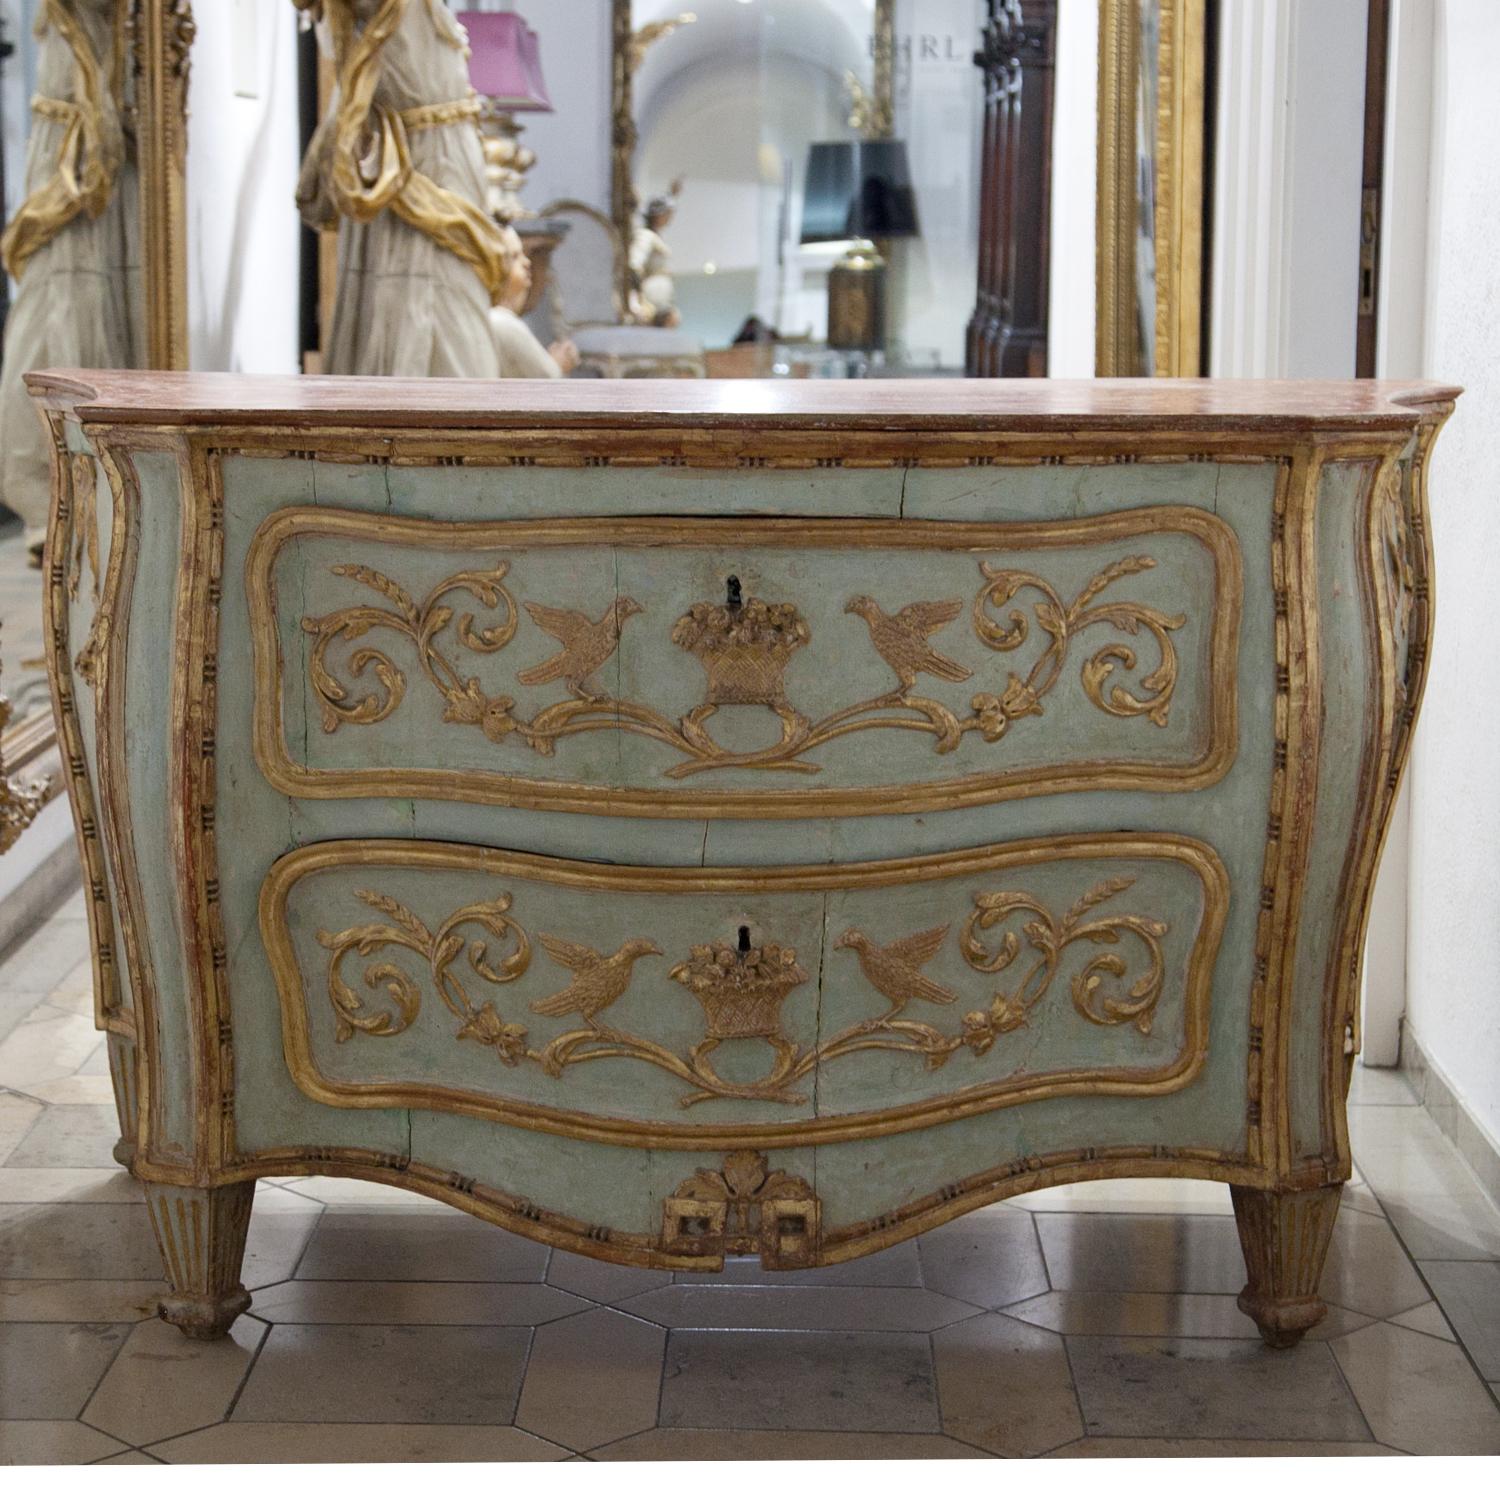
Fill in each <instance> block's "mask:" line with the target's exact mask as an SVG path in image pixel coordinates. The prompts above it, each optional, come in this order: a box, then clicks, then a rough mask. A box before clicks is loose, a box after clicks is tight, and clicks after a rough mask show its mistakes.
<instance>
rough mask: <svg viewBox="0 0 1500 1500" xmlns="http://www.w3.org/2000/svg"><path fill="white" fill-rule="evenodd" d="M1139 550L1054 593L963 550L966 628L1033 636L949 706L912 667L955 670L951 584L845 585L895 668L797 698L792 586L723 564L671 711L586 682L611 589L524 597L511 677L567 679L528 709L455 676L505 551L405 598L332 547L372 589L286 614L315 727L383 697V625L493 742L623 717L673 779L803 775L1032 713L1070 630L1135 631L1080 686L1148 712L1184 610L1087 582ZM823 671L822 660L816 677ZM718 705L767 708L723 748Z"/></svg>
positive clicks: (506, 635) (397, 700)
mask: <svg viewBox="0 0 1500 1500" xmlns="http://www.w3.org/2000/svg"><path fill="white" fill-rule="evenodd" d="M1155 566H1156V561H1155V559H1154V558H1152V557H1149V556H1144V555H1139V554H1136V555H1126V556H1122V557H1119V558H1117V559H1115V560H1114V561H1113V562H1111V563H1109V564H1108V565H1107V566H1105V567H1103V568H1101V569H1099V571H1098V572H1096V573H1095V574H1094V575H1093V576H1092V577H1091V578H1090V579H1089V580H1088V582H1087V583H1086V584H1085V585H1084V587H1083V588H1082V589H1081V590H1080V591H1079V592H1078V593H1077V594H1076V595H1075V596H1074V597H1073V598H1072V599H1071V600H1067V599H1064V597H1063V596H1062V594H1061V593H1060V592H1059V591H1058V589H1057V588H1056V587H1055V586H1054V585H1053V584H1052V583H1050V582H1049V581H1048V580H1047V579H1046V578H1044V577H1043V576H1042V575H1041V574H1039V573H1036V572H1031V571H1028V570H1024V569H1016V568H1007V567H1000V566H997V565H995V564H992V563H989V562H986V561H983V560H981V561H980V562H979V570H980V573H981V575H982V580H983V581H982V583H981V586H980V588H979V589H978V591H977V593H976V594H975V595H974V596H973V598H972V601H971V602H970V603H969V605H968V616H969V628H970V629H971V631H972V632H973V634H974V636H975V637H977V639H978V640H979V641H980V642H982V643H983V644H984V645H985V646H987V647H988V648H989V649H990V650H992V651H995V652H997V653H1001V654H1006V653H1011V652H1015V651H1017V650H1018V649H1019V648H1020V647H1022V646H1023V645H1025V644H1026V643H1027V642H1028V641H1029V640H1031V639H1032V638H1033V636H1036V637H1038V638H1040V640H1041V641H1042V642H1044V645H1043V649H1042V650H1041V652H1040V654H1039V655H1038V657H1037V658H1036V660H1035V661H1034V662H1033V663H1032V665H1031V667H1030V669H1029V670H1028V671H1027V672H1026V673H1025V674H1024V675H1022V674H1021V673H1019V672H1015V671H1012V672H1010V673H1009V674H1008V676H1007V678H1006V680H1005V682H1004V684H1003V685H1001V684H998V683H997V684H995V685H994V686H993V687H986V688H985V689H984V690H982V691H978V692H973V693H971V694H970V696H969V702H968V707H967V711H966V712H964V711H958V710H955V709H953V708H951V707H950V706H949V705H947V704H946V703H943V702H941V701H939V700H938V699H936V698H934V697H929V696H927V695H926V693H924V692H919V691H918V686H919V679H922V678H933V679H936V680H937V681H940V682H947V683H954V684H961V683H968V682H970V680H971V679H972V678H973V675H974V674H973V671H972V669H971V668H969V667H966V666H964V665H962V664H961V663H959V662H957V661H955V660H954V659H953V658H952V657H951V656H949V655H947V654H946V653H945V652H944V651H943V650H942V649H941V648H940V645H939V644H938V641H937V639H936V638H937V637H939V636H940V634H941V633H942V632H943V631H944V630H946V629H948V628H949V627H950V626H953V625H955V624H956V622H957V621H958V620H959V618H960V616H962V615H963V614H964V612H965V604H964V601H963V600H962V599H939V600H917V601H912V602H908V603H905V604H903V605H901V606H899V607H897V608H894V609H887V608H886V607H885V606H884V605H883V604H882V603H881V602H880V601H879V600H878V599H876V598H875V597H874V596H873V595H870V594H856V595H853V596H851V597H850V598H848V599H847V600H846V601H845V603H844V611H845V613H847V614H852V615H856V616H858V617H859V618H860V619H861V620H863V621H864V623H865V625H866V627H867V629H868V631H869V644H870V649H871V650H872V651H873V652H874V653H875V654H876V655H877V656H878V657H880V659H881V660H882V661H883V662H884V663H885V664H886V666H887V667H889V668H890V670H891V672H892V673H893V675H894V677H895V683H894V685H893V686H892V687H891V689H890V690H889V691H887V692H884V693H881V694H878V695H877V696H874V697H869V698H865V699H862V700H860V701H858V702H854V703H850V704H846V705H843V706H840V707H836V708H831V709H826V710H823V711H815V712H808V711H807V709H806V708H805V707H802V706H799V705H798V704H795V703H793V702H792V701H791V699H790V697H789V696H788V693H787V689H786V683H785V674H786V670H787V667H788V664H789V663H790V662H791V660H792V658H793V657H794V656H795V655H796V654H797V653H799V652H802V651H805V650H807V649H809V648H811V647H813V645H814V643H813V638H812V631H811V629H810V627H809V625H808V624H807V621H806V620H805V618H804V617H803V615H802V613H801V611H800V610H799V608H798V606H797V604H796V603H795V602H789V601H768V600H764V599H760V598H756V597H754V596H750V597H745V596H744V595H743V594H742V591H741V586H740V583H739V580H738V579H737V578H734V577H731V578H730V579H729V580H728V582H727V585H726V597H725V599H724V601H723V602H722V603H719V602H714V601H708V600H700V601H698V602H697V603H695V604H693V605H692V606H691V607H690V608H689V609H688V610H687V612H686V613H684V614H682V615H681V616H680V617H679V618H678V619H677V620H676V621H675V622H674V623H673V624H672V626H671V628H670V634H669V639H670V640H671V642H672V644H674V645H675V646H677V647H679V648H680V649H681V650H683V651H685V652H687V653H689V654H690V655H692V656H693V657H694V658H696V660H697V661H698V663H699V664H700V666H701V667H702V668H703V672H704V676H705V683H704V690H703V697H702V700H701V701H700V702H699V703H698V704H697V705H696V706H695V707H694V708H692V709H691V710H689V711H688V712H687V713H686V714H684V715H682V716H680V717H678V718H672V717H670V716H668V715H667V714H664V713H662V712H661V711H660V710H659V709H658V708H656V707H654V706H652V705H651V704H649V703H642V702H637V701H633V700H630V699H623V698H616V697H611V696H609V694H608V693H607V692H606V691H605V689H604V688H603V687H602V686H601V683H600V678H599V673H600V670H601V668H603V667H604V666H605V665H606V664H607V663H608V662H609V661H610V660H611V658H612V657H614V655H615V653H616V651H617V649H618V647H619V644H620V640H621V637H622V633H623V631H624V629H625V628H626V625H627V623H628V622H629V621H631V620H632V619H634V617H635V616H637V615H646V614H647V613H648V612H647V610H646V609H645V608H644V607H643V606H642V605H641V604H639V603H638V602H637V601H636V600H634V599H631V598H628V597H616V598H614V599H613V600H611V602H610V603H609V604H608V605H607V607H606V608H605V609H604V610H603V612H602V613H601V614H599V615H598V617H597V618H591V616H590V615H589V614H587V613H585V612H583V611H581V610H577V609H571V608H564V607H560V606H558V605H556V604H551V603H546V602H537V601H531V600H527V601H525V604H524V607H525V609H526V612H527V614H528V615H529V616H530V617H531V619H532V620H533V621H534V622H535V623H536V624H537V625H538V626H539V627H540V628H541V629H542V630H544V631H545V632H546V633H547V634H549V635H551V636H553V637H554V638H555V639H556V641H557V642H558V644H559V647H560V648H561V649H559V650H558V651H556V652H555V653H554V654H552V655H550V656H548V657H547V658H545V659H544V660H542V661H539V662H527V663H519V664H518V669H517V670H516V671H515V674H514V680H515V681H516V682H517V683H518V684H520V685H521V686H523V687H534V686H541V685H544V684H548V683H551V682H554V681H560V682H561V683H562V684H563V687H564V689H565V690H566V692H567V693H568V694H569V695H570V696H568V697H566V698H564V699H562V700H560V701H557V702H554V703H551V704H548V705H546V706H544V707H542V708H540V709H538V710H536V711H535V712H532V713H531V714H530V716H529V717H528V716H527V714H526V713H525V712H523V711H521V710H520V709H519V708H518V705H517V700H516V698H515V697H514V696H513V695H511V694H509V693H499V692H490V691H488V690H486V688H485V687H484V686H483V685H482V684H481V681H480V679H479V678H478V677H477V676H474V675H466V674H465V673H464V672H463V671H462V670H461V669H460V667H459V665H458V662H457V659H456V658H457V648H459V647H462V648H464V649H467V650H468V651H470V652H474V653H478V654H480V655H486V656H488V655H494V654H496V653H498V652H500V651H501V650H502V649H504V648H505V647H506V646H507V645H509V643H510V642H511V640H512V639H513V637H514V636H515V633H516V626H517V621H518V611H517V603H516V598H515V595H514V594H513V593H512V592H511V590H510V587H509V582H510V581H511V563H510V561H509V560H500V561H498V562H496V563H495V565H494V566H493V567H491V568H488V569H476V570H465V571H463V572H459V573H455V574H452V575H450V576H449V577H447V578H445V579H443V580H442V581H441V582H440V583H438V585H437V586H436V587H435V588H433V589H432V590H431V591H430V592H429V593H428V594H427V595H426V596H425V597H424V598H423V599H421V600H420V601H419V600H418V599H417V598H416V597H415V596H414V595H413V594H412V593H410V592H409V591H408V590H407V589H406V588H405V587H404V586H403V585H402V584H401V583H399V582H398V581H397V580H395V579H393V578H391V577H390V576H388V575H387V574H385V573H382V572H380V571H378V570H377V569H375V568H371V567H368V566H366V565H364V564H360V563H341V564H338V565H337V566H335V567H334V568H333V569H332V572H333V573H334V574H335V575H336V576H338V577H341V578H349V579H353V580H354V581H355V582H357V583H359V584H361V585H363V586H364V587H365V588H366V589H368V590H369V591H370V592H371V594H373V595H377V596H379V598H380V599H381V600H382V601H383V602H382V603H375V602H371V603H368V604H359V605H350V606H346V607H344V608H341V609H338V610H334V611H331V612H330V613H328V614H324V615H310V616H307V617H306V618H305V619H304V620H303V621H302V627H303V629H304V631H306V632H307V634H308V635H310V636H311V637H312V639H313V645H312V650H311V653H310V657H309V665H308V671H309V676H310V681H311V686H312V689H313V694H314V697H315V701H316V704H317V707H318V710H319V712H320V715H321V721H322V726H323V729H324V731H325V732H327V733H329V734H332V733H335V732H337V731H338V730H339V729H341V728H343V727H345V726H353V725H368V724H376V723H379V722H381V721H382V720H385V719H388V718H390V716H391V715H392V714H394V713H395V712H396V711H397V709H399V708H400V707H401V705H402V703H403V702H404V700H405V698H406V694H407V675H406V672H405V671H404V670H403V668H402V667H401V666H400V665H398V663H397V660H396V659H395V658H394V657H393V656H392V655H391V654H390V650H389V647H388V645H387V642H388V640H389V638H390V636H392V635H395V636H404V637H405V638H406V639H407V640H408V641H409V642H410V645H411V648H412V650H413V651H414V653H415V656H416V660H417V663H418V666H419V669H420V671H421V673H422V675H423V676H424V677H425V678H426V679H427V681H428V683H429V684H430V685H431V687H432V688H433V689H435V691H436V693H437V695H438V698H439V699H440V700H441V702H442V705H443V706H442V710H441V719H442V721H443V722H445V723H450V724H466V725H472V726H474V727H476V728H478V729H479V730H480V732H481V733H483V734H484V735H485V736H486V738H488V739H489V740H491V741H492V742H494V743H497V744H498V743H501V742H503V741H507V740H514V741H517V742H519V743H521V744H524V745H525V746H527V747H528V748H529V749H531V750H532V751H534V752H535V753H536V754H538V755H542V756H550V755H552V754H554V753H555V751H556V749H557V745H558V743H559V741H561V740H563V739H565V738H566V737H568V736H570V735H576V734H589V733H596V732H600V731H603V732H607V733H610V734H617V733H621V732H623V733H627V734H634V735H641V736H645V737H647V738H650V739H654V740H657V741H659V742H660V743H662V744H664V745H666V746H668V747H669V748H670V749H671V750H673V751H675V752H676V754H677V755H678V756H679V757H681V758H680V759H679V760H677V761H676V762H675V763H673V764H669V765H668V766H666V767H665V768H664V774H665V775H666V776H668V777H671V778H674V779H677V778H682V777H686V776H692V775H694V774H696V773H698V772H702V771H717V770H727V769H752V770H759V771H784V772H792V773H798V774H801V775H816V774H817V773H818V772H819V771H820V770H821V769H822V767H821V765H820V764H819V762H818V761H817V760H816V759H813V758H812V757H813V756H814V754H815V752H816V751H817V750H819V749H820V748H821V747H823V746H824V745H827V744H828V743H829V742H831V741H833V740H836V739H838V738H840V737H842V736H845V735H850V734H859V733H865V732H868V731H872V730H896V731H908V732H913V731H914V732H917V733H922V734H927V735H930V736H931V737H932V740H933V749H934V750H935V751H936V752H937V753H938V754H940V755H941V754H946V753H948V752H950V751H952V750H954V749H956V748H957V747H958V745H959V744H960V742H961V741H962V740H963V738H964V737H965V736H966V735H969V734H977V735H978V736H980V738H982V739H983V740H984V741H985V742H987V743H990V744H993V743H995V742H997V741H999V740H1001V739H1003V738H1004V737H1005V736H1006V735H1007V734H1008V733H1009V732H1010V731H1011V729H1012V728H1013V726H1014V725H1016V724H1017V723H1018V722H1019V721H1020V720H1022V719H1026V718H1031V717H1035V716H1037V715H1040V714H1041V713H1042V712H1043V708H1044V700H1045V699H1047V698H1048V697H1049V695H1052V694H1053V693H1054V692H1056V691H1057V690H1058V684H1059V682H1060V681H1061V679H1062V677H1063V673H1064V670H1065V668H1066V667H1067V665H1068V660H1069V657H1070V656H1071V655H1072V654H1073V651H1074V646H1075V642H1077V641H1078V639H1079V637H1080V636H1082V635H1083V634H1084V633H1085V632H1088V631H1092V630H1097V629H1099V628H1101V627H1109V628H1110V629H1112V630H1113V631H1114V632H1117V633H1118V634H1123V635H1125V636H1128V637H1131V638H1133V639H1143V638H1149V640H1150V641H1151V643H1152V646H1153V648H1154V652H1155V659H1154V661H1149V662H1142V660H1141V658H1140V655H1139V653H1138V652H1137V649H1136V647H1135V646H1134V645H1132V644H1130V642H1129V641H1127V640H1122V639H1119V638H1115V639H1111V640H1106V641H1105V642H1104V643H1103V644H1100V645H1098V646H1096V647H1095V648H1094V649H1093V650H1092V651H1091V652H1090V654H1088V655H1087V656H1086V657H1084V659H1083V660H1082V661H1081V662H1080V663H1079V667H1078V672H1079V681H1080V684H1081V686H1082V689H1083V692H1084V695H1085V697H1086V698H1087V699H1088V701H1089V702H1090V703H1092V704H1093V705H1094V706H1095V707H1096V708H1098V709H1099V710H1101V711H1102V712H1104V713H1106V714H1110V715H1112V716H1115V717H1118V718H1142V719H1144V720H1146V721H1147V722H1148V723H1149V724H1151V725H1154V726H1156V727H1158V728H1164V727H1165V726H1166V724H1167V721H1168V715H1169V713H1170V709H1171V703H1172V696H1173V692H1174V690H1175V688H1176V685H1177V681H1178V672H1179V668H1178V658H1177V651H1176V648H1175V646H1174V643H1173V635H1174V633H1175V632H1176V631H1179V630H1181V629H1182V627H1183V626H1184V625H1185V624H1186V623H1187V616H1186V615H1185V614H1173V613H1168V612H1166V611H1164V610H1161V609H1159V608H1157V607H1155V606H1153V605H1149V604H1144V603H1140V602H1138V601H1131V600H1128V599H1118V598H1104V597H1102V596H1104V595H1105V594H1107V593H1108V592H1109V591H1110V590H1112V589H1115V588H1116V586H1117V585H1119V584H1120V583H1121V582H1122V581H1123V580H1125V579H1127V578H1130V577H1131V576H1133V575H1137V574H1140V573H1144V572H1146V571H1148V570H1150V569H1152V568H1154V567H1155ZM465 598H467V600H472V601H474V602H475V603H477V604H478V605H480V606H482V608H483V609H484V610H486V611H489V613H490V614H491V615H492V616H494V618H493V619H492V621H491V623H489V624H487V625H481V624H479V623H478V620H477V617H476V614H475V612H474V610H472V609H461V605H462V603H463V602H464V601H465ZM646 628H649V624H648V626H647V627H646ZM371 637H375V638H377V639H380V638H382V637H383V639H381V644H379V645H375V644H360V645H358V646H357V647H355V648H354V649H353V650H352V651H351V652H350V654H349V656H348V658H347V662H346V665H345V666H344V668H343V671H344V673H345V676H343V677H341V676H340V673H339V670H337V669H336V668H335V666H334V665H333V664H332V663H331V662H330V659H329V653H330V651H331V649H332V648H333V647H334V646H335V645H336V644H338V643H343V644H349V643H353V642H365V641H366V640H367V639H368V638H371ZM1130 674H1139V675H1138V679H1137V681H1136V683H1135V684H1134V686H1131V685H1128V683H1127V678H1128V677H1129V675H1130ZM836 675H837V674H836V673H830V680H835V679H836ZM358 679H364V680H365V681H366V682H367V683H369V684H370V686H369V688H368V689H367V690H366V691H363V692H360V691H358V690H357V689H356V688H355V687H353V686H352V685H351V684H352V683H353V682H354V681H356V680H358ZM730 705H735V706H742V705H753V706H758V707H762V708H765V709H767V710H768V711H769V712H771V713H772V714H774V715H775V717H776V719H777V720H779V724H780V734H779V736H778V738H777V739H776V741H775V742H774V743H772V744H769V745H766V746H763V747H761V748H757V749H754V750H731V749H728V748H726V747H725V746H724V745H722V744H721V743H719V741H718V740H716V739H715V738H714V735H713V733H712V731H711V727H710V725H711V721H712V719H713V717H714V715H715V714H716V713H717V712H718V710H719V709H720V708H722V707H725V706H730Z"/></svg>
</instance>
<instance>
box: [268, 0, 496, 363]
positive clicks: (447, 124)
mask: <svg viewBox="0 0 1500 1500" xmlns="http://www.w3.org/2000/svg"><path fill="white" fill-rule="evenodd" d="M296 3H297V5H298V6H299V7H300V8H301V9H304V10H308V11H311V12H313V13H314V14H316V15H317V16H318V18H319V19H320V21H321V22H322V24H323V28H324V35H325V38H326V44H327V45H328V46H330V47H331V49H332V52H333V57H334V62H335V66H336V70H337V79H338V82H337V92H336V94H335V96H334V99H333V102H332V105H331V106H330V108H329V112H328V115H327V117H326V118H325V119H324V120H323V122H322V123H321V124H320V125H319V127H318V130H317V133H316V134H315V135H314V137H313V140H312V144H311V145H310V146H309V148H308V152H307V158H306V160H305V161H304V162H303V165H302V177H301V181H300V182H299V184H298V189H297V203H298V207H299V208H300V209H301V211H302V217H303V218H304V219H305V220H306V222H307V223H308V224H310V225H313V226H314V227H317V228H329V227H331V226H333V225H334V224H335V223H336V224H338V226H339V268H338V294H337V300H336V302H335V306H334V312H333V320H332V327H331V329H330V332H329V339H328V348H327V357H326V362H325V368H326V369H327V370H328V371H329V373H331V374H340V375H404V376H423V375H462V376H474V377H495V376H498V375H499V374H500V363H499V356H498V354H497V352H496V347H495V338H494V334H493V333H492V332H491V329H490V304H491V302H492V301H494V300H495V299H496V298H497V297H498V296H499V294H500V292H501V289H502V287H503V286H504V283H505V276H506V268H507V267H506V261H507V256H506V253H505V245H504V241H503V239H502V238H501V234H500V230H499V226H498V225H497V224H496V223H495V222H494V220H493V219H491V218H490V217H489V215H488V214H486V213H485V211H484V208H483V204H484V201H485V176H484V152H483V148H482V145H481V142H480V138H479V131H478V127H477V124H476V121H477V118H478V113H479V106H478V100H477V99H476V97H475V95H474V93H473V91H472V89H471V88H470V86H469V70H468V49H467V46H466V43H465V38H464V32H463V28H462V27H461V26H460V25H459V24H458V22H457V21H455V20H454V18H453V16H452V14H451V12H450V11H449V9H448V7H447V5H446V4H444V3H443V0H296Z"/></svg>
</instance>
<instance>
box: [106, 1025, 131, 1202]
mask: <svg viewBox="0 0 1500 1500" xmlns="http://www.w3.org/2000/svg"><path fill="white" fill-rule="evenodd" d="M135 1059H136V1051H135V1043H134V1042H133V1041H131V1039H130V1038H129V1037H128V1036H121V1035H119V1033H118V1032H113V1031H112V1032H111V1033H110V1035H109V1076H110V1081H111V1082H112V1083H113V1085H114V1090H115V1113H116V1114H117V1115H118V1116H119V1117H120V1139H119V1140H118V1141H116V1142H115V1150H114V1157H115V1160H116V1161H117V1162H119V1164H120V1165H121V1166H122V1167H124V1168H125V1170H126V1171H127V1172H129V1171H132V1170H134V1167H135V1147H136V1138H135V1137H136V1123H135V1112H136V1091H135Z"/></svg>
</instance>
